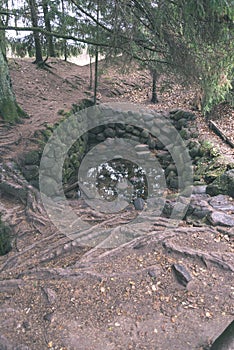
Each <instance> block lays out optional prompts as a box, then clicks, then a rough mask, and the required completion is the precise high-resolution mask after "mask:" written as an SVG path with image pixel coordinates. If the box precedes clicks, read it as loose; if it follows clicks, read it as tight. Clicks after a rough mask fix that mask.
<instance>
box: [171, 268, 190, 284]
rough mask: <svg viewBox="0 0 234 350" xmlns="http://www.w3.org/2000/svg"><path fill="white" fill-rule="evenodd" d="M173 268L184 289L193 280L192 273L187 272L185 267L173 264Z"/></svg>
mask: <svg viewBox="0 0 234 350" xmlns="http://www.w3.org/2000/svg"><path fill="white" fill-rule="evenodd" d="M172 268H173V271H174V273H175V276H176V278H177V280H178V282H179V283H180V284H182V285H183V286H184V287H186V286H187V284H188V283H189V281H191V280H192V277H191V275H190V273H189V272H188V271H187V270H186V268H185V267H184V266H183V265H179V264H173V265H172Z"/></svg>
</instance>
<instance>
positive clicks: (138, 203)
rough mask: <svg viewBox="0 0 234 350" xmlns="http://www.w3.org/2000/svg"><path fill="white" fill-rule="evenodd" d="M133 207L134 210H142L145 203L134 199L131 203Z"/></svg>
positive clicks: (142, 200)
mask: <svg viewBox="0 0 234 350" xmlns="http://www.w3.org/2000/svg"><path fill="white" fill-rule="evenodd" d="M133 205H134V207H135V209H136V210H143V209H144V206H145V201H144V199H143V198H139V197H138V198H136V199H134V201H133Z"/></svg>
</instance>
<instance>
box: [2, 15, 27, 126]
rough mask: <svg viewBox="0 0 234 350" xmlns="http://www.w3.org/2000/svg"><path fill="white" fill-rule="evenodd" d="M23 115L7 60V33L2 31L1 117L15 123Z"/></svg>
mask: <svg viewBox="0 0 234 350" xmlns="http://www.w3.org/2000/svg"><path fill="white" fill-rule="evenodd" d="M0 25H1V19H0ZM22 114H23V113H22V111H21V109H20V108H19V106H18V105H17V103H16V100H15V95H14V93H13V91H12V86H11V79H10V75H9V70H8V65H7V59H6V47H5V33H4V31H3V30H0V117H1V118H3V120H4V121H8V122H12V123H14V122H15V121H17V120H19V117H20V116H22Z"/></svg>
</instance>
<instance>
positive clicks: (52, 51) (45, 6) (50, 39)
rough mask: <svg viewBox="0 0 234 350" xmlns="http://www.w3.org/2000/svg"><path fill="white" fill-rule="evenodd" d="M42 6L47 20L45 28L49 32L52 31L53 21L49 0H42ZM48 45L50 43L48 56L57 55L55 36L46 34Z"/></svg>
mask: <svg viewBox="0 0 234 350" xmlns="http://www.w3.org/2000/svg"><path fill="white" fill-rule="evenodd" d="M42 8H43V14H44V21H45V28H46V30H47V32H50V33H51V31H52V30H51V23H50V17H49V8H48V2H47V0H43V1H42ZM46 40H47V45H48V56H50V57H55V56H56V55H55V49H54V42H53V37H52V36H51V35H47V36H46Z"/></svg>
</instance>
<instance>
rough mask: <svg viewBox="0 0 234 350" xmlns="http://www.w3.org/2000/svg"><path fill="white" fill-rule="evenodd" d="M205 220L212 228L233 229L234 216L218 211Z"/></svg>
mask: <svg viewBox="0 0 234 350" xmlns="http://www.w3.org/2000/svg"><path fill="white" fill-rule="evenodd" d="M207 218H208V220H209V222H210V223H211V225H213V226H227V227H234V215H228V214H225V213H223V212H220V211H214V212H212V213H210V214H209V215H208V217H207Z"/></svg>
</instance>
